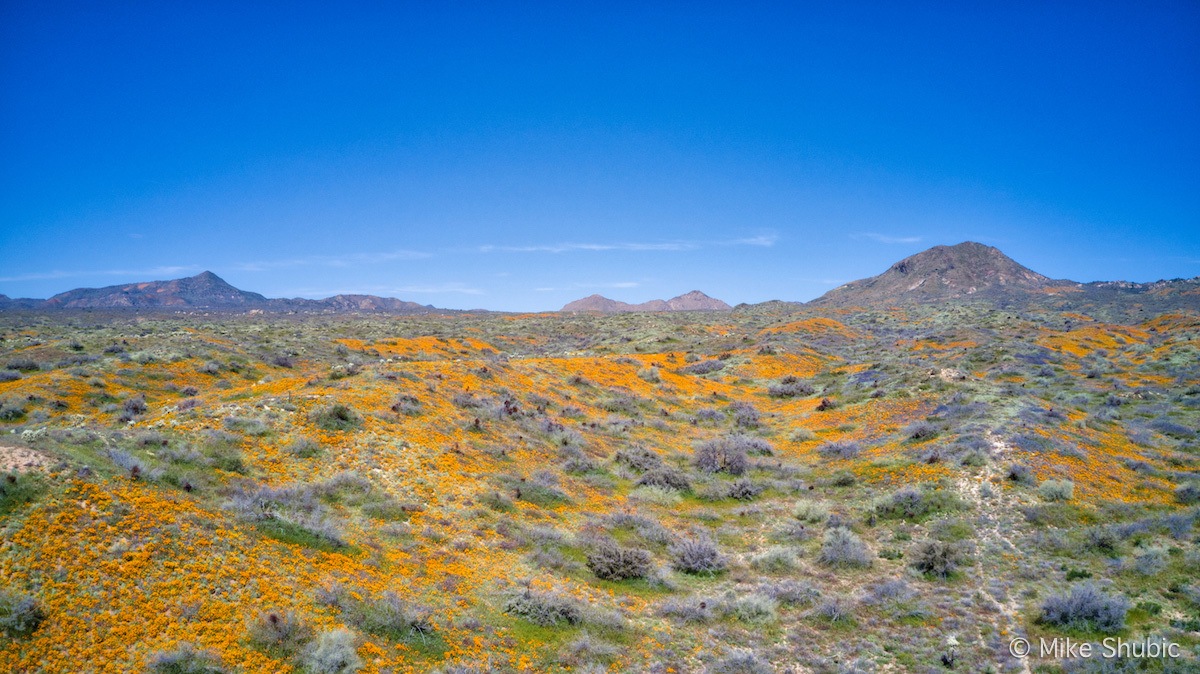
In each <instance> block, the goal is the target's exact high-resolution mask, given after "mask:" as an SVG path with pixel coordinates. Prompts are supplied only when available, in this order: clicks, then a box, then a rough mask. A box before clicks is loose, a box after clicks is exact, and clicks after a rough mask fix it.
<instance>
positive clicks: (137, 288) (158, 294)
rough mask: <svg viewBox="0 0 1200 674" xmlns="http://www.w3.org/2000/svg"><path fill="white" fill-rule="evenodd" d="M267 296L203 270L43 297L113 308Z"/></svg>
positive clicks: (51, 302) (51, 303)
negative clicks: (172, 277) (177, 277)
mask: <svg viewBox="0 0 1200 674" xmlns="http://www.w3.org/2000/svg"><path fill="white" fill-rule="evenodd" d="M266 301H267V298H266V297H263V296H262V295H259V294H258V293H251V292H246V291H244V290H238V289H237V288H234V287H233V286H231V285H229V284H228V283H226V282H225V281H224V280H223V279H222V278H221V277H219V276H217V275H216V274H214V273H212V272H210V271H206V272H202V273H200V274H197V275H195V276H191V277H188V278H181V279H175V280H173V281H146V282H142V283H126V284H123V285H115V286H107V287H104V288H76V289H75V290H68V291H67V292H65V293H59V294H57V295H55V296H54V297H51V298H50V299H48V300H46V307H61V308H64V309H83V308H89V309H113V308H140V307H170V308H183V307H243V306H246V305H253V304H263V303H265V302H266Z"/></svg>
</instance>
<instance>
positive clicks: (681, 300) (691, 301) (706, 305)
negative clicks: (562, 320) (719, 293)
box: [560, 290, 732, 314]
mask: <svg viewBox="0 0 1200 674" xmlns="http://www.w3.org/2000/svg"><path fill="white" fill-rule="evenodd" d="M731 309H732V307H730V306H729V305H728V304H726V303H725V302H722V301H721V300H718V299H715V298H712V297H709V296H708V295H705V294H704V293H702V292H700V291H699V290H693V291H691V292H688V293H684V294H683V295H679V296H678V297H672V298H671V299H669V300H650V301H649V302H642V303H641V304H629V303H627V302H619V301H617V300H611V299H609V298H607V297H604V296H603V295H589V296H587V297H584V298H583V299H578V300H575V301H574V302H568V303H567V304H566V305H565V306H563V308H562V309H560V311H565V312H586V311H594V312H599V313H605V314H611V313H621V312H628V311H729V310H731Z"/></svg>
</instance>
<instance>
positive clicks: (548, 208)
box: [0, 0, 1200, 310]
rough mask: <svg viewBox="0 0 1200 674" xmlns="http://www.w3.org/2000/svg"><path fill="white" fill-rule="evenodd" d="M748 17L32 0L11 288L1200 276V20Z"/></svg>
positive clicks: (1032, 5)
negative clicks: (975, 272) (910, 274)
mask: <svg viewBox="0 0 1200 674" xmlns="http://www.w3.org/2000/svg"><path fill="white" fill-rule="evenodd" d="M437 4H444V5H445V7H443V8H441V9H436V8H431V7H430V6H431V5H437ZM734 4H738V5H743V4H746V3H725V6H724V7H721V6H718V5H716V4H711V5H710V4H706V3H683V2H679V3H659V2H637V3H629V4H627V5H624V6H620V5H618V4H617V3H613V2H603V3H596V4H588V3H582V2H580V3H575V2H571V3H524V2H523V3H482V2H481V3H426V2H419V3H417V2H414V3H387V2H360V3H356V2H348V3H303V2H286V3H285V2H278V3H244V2H239V3H223V2H203V3H175V2H145V3H140V2H119V3H99V2H91V3H68V2H56V1H54V0H37V1H32V0H28V1H26V0H7V1H6V2H4V3H3V4H2V5H0V293H5V294H8V295H10V296H33V297H46V296H49V295H52V294H54V293H56V292H60V291H63V290H67V289H70V288H74V287H79V286H98V285H111V284H115V283H121V282H127V281H135V280H151V279H163V278H175V277H179V276H185V275H191V274H194V273H197V272H199V271H201V270H204V269H211V270H213V271H215V272H216V273H218V274H220V275H221V276H222V277H224V278H225V279H226V280H228V281H230V282H231V283H233V284H234V285H236V286H238V287H241V288H244V289H247V290H254V291H258V292H262V293H264V294H266V295H268V296H288V297H292V296H305V297H323V296H328V295H330V294H335V293H340V292H362V293H372V294H380V295H389V296H397V297H401V298H404V299H411V300H415V301H419V302H422V303H432V304H435V305H437V306H443V307H452V308H473V307H483V308H490V309H504V310H535V309H555V308H558V307H559V306H561V305H562V304H564V303H565V302H567V301H568V300H571V299H575V298H577V297H581V296H584V295H588V294H591V293H593V292H598V293H601V294H604V295H607V296H610V297H614V298H617V299H622V300H626V301H644V300H647V299H651V298H656V297H662V298H666V297H671V296H673V295H677V294H680V293H682V292H685V291H688V290H692V289H694V288H699V289H702V290H704V291H706V292H708V293H709V294H711V295H713V296H716V297H720V298H722V299H724V300H726V301H728V302H730V303H738V302H758V301H763V300H768V299H791V300H807V299H811V298H813V297H816V296H818V295H820V294H821V293H823V292H825V291H826V290H828V289H829V288H831V287H833V286H834V285H837V284H839V283H841V282H844V281H847V280H852V279H855V278H860V277H863V276H869V275H873V274H876V273H879V272H881V271H883V270H884V269H885V268H886V267H887V266H888V265H889V264H891V263H892V262H893V261H895V260H897V259H900V258H901V257H904V256H906V255H910V254H912V253H914V252H917V251H919V250H922V249H924V248H926V247H928V246H931V245H936V244H941V243H957V242H959V241H962V240H965V239H972V240H977V241H981V242H984V243H989V244H992V245H995V246H998V247H999V248H1000V249H1001V250H1004V251H1005V252H1007V253H1008V254H1010V255H1011V256H1013V257H1014V258H1015V259H1017V261H1019V262H1021V263H1023V264H1026V265H1027V266H1029V267H1032V268H1033V269H1035V270H1037V271H1039V272H1042V273H1044V274H1047V275H1049V276H1053V277H1059V278H1071V279H1075V280H1081V281H1090V280H1110V279H1128V280H1138V281H1146V280H1154V279H1158V278H1164V277H1165V278H1173V277H1190V276H1195V275H1198V274H1200V122H1198V120H1200V48H1198V47H1197V45H1198V44H1200V4H1197V3H1195V2H1175V3H1172V2H1157V1H1156V2H1124V3H1104V2H1083V1H1080V2H1049V3H1045V2H1029V3H1021V2H1016V3H1014V2H995V3H977V2H971V3H946V2H936V3H891V2H879V3H866V4H855V3H844V2H831V3H828V4H827V5H824V6H822V5H819V4H818V3H795V4H797V5H800V6H801V8H799V9H794V10H780V9H778V8H777V7H776V6H778V5H782V4H786V3H748V4H746V6H743V7H738V8H732V7H730V5H734ZM561 5H567V7H564V6H561Z"/></svg>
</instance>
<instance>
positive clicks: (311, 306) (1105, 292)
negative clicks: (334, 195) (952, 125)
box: [0, 241, 1200, 317]
mask: <svg viewBox="0 0 1200 674" xmlns="http://www.w3.org/2000/svg"><path fill="white" fill-rule="evenodd" d="M956 301H991V302H994V303H996V304H997V306H1004V307H1016V306H1021V305H1029V304H1038V305H1044V306H1048V307H1052V308H1055V309H1059V310H1065V309H1070V310H1077V311H1084V312H1088V311H1099V312H1101V313H1104V312H1111V314H1112V315H1113V316H1127V317H1136V316H1138V315H1143V314H1145V313H1148V312H1156V311H1166V310H1177V309H1190V310H1195V311H1200V277H1195V278H1191V279H1173V280H1162V281H1153V282H1149V283H1133V282H1129V281H1094V282H1090V283H1078V282H1075V281H1068V280H1056V279H1051V278H1049V277H1046V276H1043V275H1042V274H1039V273H1037V272H1035V271H1033V270H1032V269H1029V268H1027V267H1024V266H1022V265H1021V264H1019V263H1017V262H1016V261H1014V260H1013V259H1012V258H1010V257H1008V256H1007V255H1005V254H1004V253H1002V252H1000V251H999V250H998V249H996V248H993V247H992V246H986V245H983V244H981V243H975V242H972V241H966V242H963V243H960V244H957V245H954V246H934V247H933V248H930V249H928V250H925V251H922V252H920V253H917V254H916V255H912V256H909V257H906V258H904V259H903V260H900V261H899V262H897V263H895V264H893V265H892V266H891V267H889V268H888V269H887V270H886V271H884V272H883V273H882V274H880V275H878V276H872V277H871V278H865V279H860V280H858V281H852V282H850V283H847V284H845V285H843V286H840V287H838V288H835V289H833V290H831V291H829V292H827V293H825V294H824V295H822V296H821V297H818V298H817V299H815V300H813V301H812V302H809V303H808V305H811V306H816V307H833V308H843V307H880V306H891V305H903V304H912V303H926V304H929V303H945V302H956ZM800 306H801V303H796V302H782V301H778V300H774V301H772V302H765V303H760V304H754V305H749V304H739V305H738V307H737V310H738V311H768V310H776V311H783V310H795V309H798V308H799V307H800ZM69 309H78V310H96V311H105V310H111V311H122V310H143V311H191V310H206V311H235V312H236V311H253V310H260V311H271V312H293V313H328V314H338V313H382V314H422V313H432V312H438V313H452V312H453V310H449V309H438V308H436V307H433V306H431V305H427V304H418V303H416V302H410V301H407V300H401V299H397V298H394V297H377V296H375V295H335V296H333V297H327V298H325V299H319V300H312V299H304V298H291V299H284V298H274V299H272V298H267V297H264V296H263V295H260V294H259V293H254V292H249V291H245V290H240V289H238V288H235V287H234V286H232V285H230V284H229V283H227V282H226V281H225V280H223V279H222V278H221V277H219V276H217V275H216V274H214V273H212V272H209V271H206V272H203V273H200V274H197V275H195V276H190V277H187V278H180V279H174V280H170V281H145V282H140V283H126V284H121V285H114V286H107V287H104V288H76V289H74V290H68V291H66V292H63V293H59V294H57V295H55V296H54V297H51V298H50V299H48V300H40V299H31V298H11V297H8V296H6V295H0V311H28V310H34V311H37V310H69ZM730 310H732V307H730V306H729V305H728V304H726V303H725V302H723V301H721V300H718V299H715V298H712V297H709V296H708V295H706V294H704V293H702V292H700V291H699V290H693V291H691V292H689V293H685V294H683V295H679V296H678V297H673V298H671V299H669V300H650V301H648V302H642V303H640V304H629V303H627V302H620V301H617V300H613V299H609V298H607V297H603V296H601V295H591V296H589V297H584V298H582V299H578V300H575V301H574V302H569V303H567V304H566V305H565V306H564V307H563V308H562V309H561V310H560V311H563V312H594V313H622V312H630V311H662V312H670V311H730ZM474 311H483V310H474Z"/></svg>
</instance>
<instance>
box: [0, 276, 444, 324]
mask: <svg viewBox="0 0 1200 674" xmlns="http://www.w3.org/2000/svg"><path fill="white" fill-rule="evenodd" d="M0 309H93V310H122V309H146V310H166V311H181V310H188V309H209V310H233V311H236V310H247V311H248V310H254V309H258V310H262V311H276V312H289V311H290V312H304V313H391V314H405V313H427V312H431V311H439V310H438V309H435V308H434V307H431V306H429V305H423V304H417V303H416V302H408V301H405V300H399V299H396V298H393V297H376V296H374V295H334V296H333V297H328V298H325V299H320V300H310V299H303V298H294V299H269V298H267V297H264V296H263V295H260V294H259V293H254V292H248V291H245V290H239V289H238V288H235V287H234V286H232V285H230V284H229V283H227V282H226V281H225V280H224V279H222V278H221V277H219V276H217V275H216V274H214V273H212V272H210V271H206V272H202V273H200V274H197V275H195V276H189V277H187V278H180V279H174V280H170V281H144V282H139V283H125V284H121V285H114V286H107V287H104V288H76V289H75V290H68V291H67V292H64V293H59V294H57V295H55V296H54V297H51V298H50V299H48V300H34V299H10V298H9V297H7V296H4V295H0Z"/></svg>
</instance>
